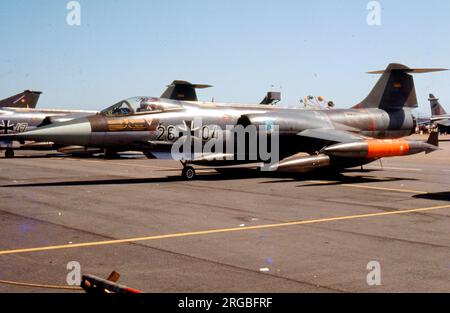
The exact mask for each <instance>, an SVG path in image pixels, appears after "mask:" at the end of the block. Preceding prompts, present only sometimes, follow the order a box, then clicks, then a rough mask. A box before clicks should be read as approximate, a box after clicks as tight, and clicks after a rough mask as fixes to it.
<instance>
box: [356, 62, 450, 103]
mask: <svg viewBox="0 0 450 313" xmlns="http://www.w3.org/2000/svg"><path fill="white" fill-rule="evenodd" d="M439 71H446V69H441V68H434V69H431V68H430V69H428V68H422V69H412V68H409V67H407V66H405V65H402V64H396V63H392V64H389V66H388V67H387V68H386V69H385V70H382V71H374V72H369V74H381V78H380V79H379V80H378V82H377V83H376V85H375V87H374V88H373V89H372V91H371V92H370V93H369V95H368V96H367V97H366V98H365V99H364V100H363V101H362V102H361V103H359V104H358V105H356V106H355V107H354V108H355V109H374V108H377V109H382V110H385V111H395V110H401V109H403V108H411V109H414V108H417V107H418V101H417V95H416V88H415V86H414V79H413V77H412V75H411V74H420V73H431V72H439Z"/></svg>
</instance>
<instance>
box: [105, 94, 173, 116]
mask: <svg viewBox="0 0 450 313" xmlns="http://www.w3.org/2000/svg"><path fill="white" fill-rule="evenodd" d="M179 108H180V105H177V104H175V103H169V101H167V100H164V99H160V98H148V97H134V98H129V99H126V100H122V101H120V102H118V103H116V104H114V105H113V106H110V107H109V108H107V109H105V110H103V111H102V112H101V114H103V115H107V116H127V115H133V114H139V113H149V112H164V111H167V110H173V109H179Z"/></svg>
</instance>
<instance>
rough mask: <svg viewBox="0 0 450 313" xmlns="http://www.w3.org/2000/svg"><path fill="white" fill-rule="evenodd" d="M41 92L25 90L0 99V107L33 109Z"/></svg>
mask: <svg viewBox="0 0 450 313" xmlns="http://www.w3.org/2000/svg"><path fill="white" fill-rule="evenodd" d="M41 94H42V92H40V91H32V90H25V91H24V92H22V93H19V94H18V95H15V96H12V97H9V98H7V99H4V100H0V108H6V107H8V108H30V109H34V108H35V107H36V105H37V103H38V101H39V97H40V96H41Z"/></svg>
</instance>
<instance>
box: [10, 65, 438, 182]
mask: <svg viewBox="0 0 450 313" xmlns="http://www.w3.org/2000/svg"><path fill="white" fill-rule="evenodd" d="M441 70H444V69H411V68H408V67H406V66H404V65H401V64H390V65H389V66H388V67H387V68H386V69H385V70H383V71H377V72H372V73H373V74H382V76H381V78H380V79H379V81H378V82H377V84H376V86H375V87H374V88H373V90H372V91H371V92H370V94H369V95H368V96H367V98H366V99H364V100H363V101H362V102H360V103H359V104H358V105H356V106H354V107H352V108H350V109H335V110H313V111H310V110H299V109H286V108H281V107H277V106H267V105H244V104H229V103H228V104H222V103H215V102H199V101H179V100H168V99H161V98H151V97H135V98H130V99H127V100H123V101H120V102H118V103H117V104H115V105H113V106H111V107H109V108H107V109H105V110H103V111H102V112H101V113H99V114H96V115H92V116H88V117H83V118H80V119H75V120H72V121H68V122H64V123H59V124H55V125H49V126H45V127H41V128H38V129H35V130H32V131H28V132H25V133H21V134H18V135H16V136H15V138H16V139H20V140H35V141H41V142H42V141H51V142H54V143H56V144H59V145H77V146H85V147H102V148H104V149H109V150H112V151H124V150H140V151H143V152H144V153H145V154H146V155H147V156H149V157H151V158H160V157H162V156H163V155H165V156H170V157H172V158H174V159H177V160H180V161H181V162H182V164H183V171H182V176H183V177H184V178H185V179H193V178H194V177H195V176H196V173H195V169H194V167H193V165H197V164H199V165H207V166H212V167H218V166H226V165H234V164H242V163H255V164H256V163H260V164H261V165H264V166H262V167H261V168H263V169H266V170H281V171H289V172H306V171H310V170H314V169H319V168H333V169H336V170H341V169H345V168H351V167H355V166H360V165H364V164H368V163H371V162H373V161H375V160H378V159H380V158H384V157H393V156H404V155H410V154H415V153H420V152H426V153H429V152H432V151H434V150H436V149H438V148H437V145H438V140H437V134H435V133H433V134H432V135H431V136H430V139H429V141H428V142H422V141H413V140H409V139H399V138H402V137H405V136H408V135H410V134H412V133H413V132H414V130H415V127H416V119H415V117H414V116H413V114H412V110H413V109H414V108H416V107H417V98H416V91H415V86H414V81H413V78H412V76H411V74H413V73H428V72H436V71H441ZM248 129H256V135H257V136H253V135H252V134H251V133H250V131H248V132H247V130H248ZM242 130H243V133H244V136H243V137H244V149H243V150H242V149H241V150H239V145H240V141H239V140H238V139H239V138H237V137H239V136H238V135H239V134H241V133H242ZM264 136H266V138H265V139H264ZM240 137H242V136H240ZM255 137H256V138H257V140H256V141H257V143H256V145H254V144H253V143H252V140H253V139H254V138H255ZM274 138H275V139H276V140H274ZM229 143H231V144H229ZM268 143H269V144H268ZM263 145H265V146H266V148H267V152H268V153H260V152H261V149H259V147H261V146H263ZM180 147H181V148H180ZM192 147H194V148H195V149H194V151H193V150H192ZM255 147H256V148H255ZM255 149H256V150H257V151H256V153H255V151H254V150H255Z"/></svg>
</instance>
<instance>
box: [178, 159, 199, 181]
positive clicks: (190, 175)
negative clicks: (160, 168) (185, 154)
mask: <svg viewBox="0 0 450 313" xmlns="http://www.w3.org/2000/svg"><path fill="white" fill-rule="evenodd" d="M181 164H183V170H182V171H181V177H183V179H184V180H194V179H195V177H196V173H195V169H194V168H193V167H192V166H191V165H189V163H187V162H181Z"/></svg>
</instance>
